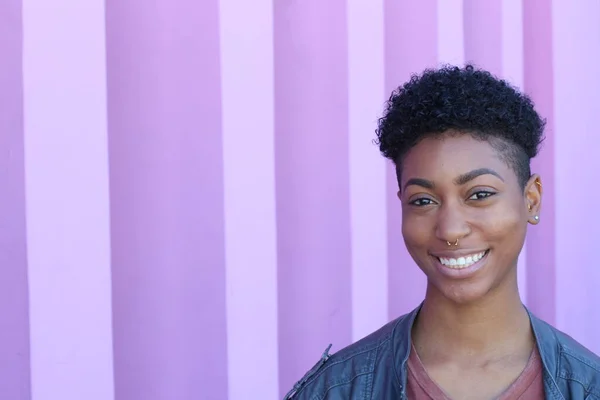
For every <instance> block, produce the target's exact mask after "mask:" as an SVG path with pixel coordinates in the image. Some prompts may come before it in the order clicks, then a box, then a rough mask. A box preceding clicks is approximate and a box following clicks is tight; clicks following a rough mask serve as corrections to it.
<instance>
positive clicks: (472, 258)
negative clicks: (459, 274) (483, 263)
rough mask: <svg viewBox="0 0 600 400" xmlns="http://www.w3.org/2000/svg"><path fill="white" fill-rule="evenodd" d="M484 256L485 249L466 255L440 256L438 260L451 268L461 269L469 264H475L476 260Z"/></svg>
mask: <svg viewBox="0 0 600 400" xmlns="http://www.w3.org/2000/svg"><path fill="white" fill-rule="evenodd" d="M483 256H485V251H482V252H481V253H477V254H470V255H468V256H466V257H458V258H440V259H439V260H440V262H441V263H442V265H445V266H447V267H450V268H453V269H461V268H466V267H468V266H470V265H473V264H475V263H476V262H477V261H479V260H481V259H482V258H483Z"/></svg>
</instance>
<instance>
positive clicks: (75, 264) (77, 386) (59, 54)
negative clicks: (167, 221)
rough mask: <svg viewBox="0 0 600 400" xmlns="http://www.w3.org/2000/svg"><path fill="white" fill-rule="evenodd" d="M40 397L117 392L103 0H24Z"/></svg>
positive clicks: (35, 372) (99, 396)
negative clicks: (114, 389)
mask: <svg viewBox="0 0 600 400" xmlns="http://www.w3.org/2000/svg"><path fill="white" fill-rule="evenodd" d="M23 31H24V33H23V36H24V39H25V40H24V45H23V77H24V100H25V101H24V115H25V119H24V121H25V167H26V169H25V172H26V174H25V175H26V193H27V201H26V204H27V246H28V260H29V296H30V300H29V301H30V303H29V304H30V314H29V318H30V329H31V332H30V334H31V374H32V399H34V400H45V399H47V400H55V399H61V400H81V399H86V400H110V399H113V360H112V329H111V283H110V240H109V194H108V155H107V130H106V83H105V82H106V81H105V76H106V69H105V67H106V63H105V61H106V60H105V45H104V38H105V30H104V1H101V0H96V1H87V2H72V1H54V2H51V3H49V2H46V1H36V0H26V1H24V2H23Z"/></svg>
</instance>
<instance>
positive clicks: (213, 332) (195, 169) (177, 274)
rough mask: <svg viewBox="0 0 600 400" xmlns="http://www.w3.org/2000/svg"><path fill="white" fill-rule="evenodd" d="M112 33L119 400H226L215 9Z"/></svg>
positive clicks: (140, 20) (180, 12)
mask: <svg viewBox="0 0 600 400" xmlns="http://www.w3.org/2000/svg"><path fill="white" fill-rule="evenodd" d="M107 26H108V29H107V40H108V43H107V44H108V52H107V57H108V60H107V61H108V100H109V101H108V105H109V108H108V111H109V136H110V167H111V204H112V210H111V211H112V213H111V222H112V224H111V227H112V244H113V286H114V296H113V298H114V300H113V301H114V331H115V333H114V340H115V388H116V398H117V400H170V399H197V398H209V399H215V400H220V399H227V397H228V396H227V333H226V325H225V323H226V316H225V260H224V257H225V256H224V216H223V214H224V210H223V177H222V175H223V165H222V156H223V150H222V137H221V105H220V102H221V97H220V83H219V82H220V73H219V37H218V32H219V28H218V3H217V1H216V0H211V1H201V2H198V1H195V0H183V1H177V2H172V1H170V0H161V1H156V2H153V3H152V6H149V4H148V3H147V2H146V1H143V0H138V1H128V2H123V1H120V0H109V1H108V2H107Z"/></svg>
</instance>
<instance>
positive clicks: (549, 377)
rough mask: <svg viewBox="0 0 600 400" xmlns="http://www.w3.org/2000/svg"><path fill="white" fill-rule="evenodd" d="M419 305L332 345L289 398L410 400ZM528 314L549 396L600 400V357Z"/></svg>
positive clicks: (285, 398)
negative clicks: (345, 343) (409, 371)
mask: <svg viewBox="0 0 600 400" xmlns="http://www.w3.org/2000/svg"><path fill="white" fill-rule="evenodd" d="M419 309H420V306H419V307H418V308H417V309H415V310H413V311H412V312H411V313H409V314H406V315H403V316H401V317H400V318H398V319H396V320H394V321H392V322H390V323H388V324H387V325H385V326H384V327H383V328H381V329H379V330H378V331H376V332H374V333H372V334H370V335H369V336H367V337H365V338H364V339H361V340H360V341H358V342H356V343H354V344H352V345H350V346H348V347H346V348H344V349H342V350H340V351H339V352H338V353H336V354H334V355H331V356H330V355H329V354H328V351H329V348H331V345H330V346H329V348H328V349H327V350H326V351H325V353H324V354H323V356H322V358H321V360H320V361H319V362H318V363H317V364H316V365H315V366H314V367H313V368H312V369H311V370H310V371H308V373H307V374H306V375H305V376H304V377H303V378H302V379H301V380H300V381H299V382H298V383H296V385H294V388H293V389H292V390H291V391H290V392H289V393H288V394H287V395H286V396H285V397H284V400H288V399H290V400H291V399H293V400H325V399H327V400H371V399H378V400H387V399H390V400H392V399H402V400H405V399H406V398H407V397H406V377H407V369H406V368H407V367H406V364H407V360H408V356H409V353H410V349H411V342H410V340H411V339H410V332H411V328H412V325H413V322H414V320H415V317H416V315H417V313H418V311H419ZM527 312H528V313H529V318H530V321H531V326H532V328H533V332H534V335H535V339H536V343H537V346H538V349H539V352H540V356H541V358H542V363H543V368H544V377H543V379H544V391H545V397H546V399H561V400H571V399H572V400H600V357H598V356H596V355H595V354H593V353H592V352H591V351H589V350H588V349H586V348H585V347H583V346H582V345H581V344H579V343H577V342H576V341H575V340H574V339H573V338H571V337H570V336H568V335H566V334H565V333H563V332H560V331H559V330H557V329H555V328H553V327H552V326H550V325H549V324H547V323H545V322H544V321H542V320H540V319H538V318H537V317H535V316H534V315H533V314H532V313H531V312H529V310H527ZM598 339H599V340H600V338H598Z"/></svg>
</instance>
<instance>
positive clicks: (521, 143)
mask: <svg viewBox="0 0 600 400" xmlns="http://www.w3.org/2000/svg"><path fill="white" fill-rule="evenodd" d="M545 124H546V122H545V120H543V119H542V118H540V116H539V115H538V113H537V112H536V110H535V108H534V105H533V102H532V101H531V99H530V98H529V97H528V96H527V95H525V94H522V93H520V92H519V91H518V90H517V89H516V88H514V87H512V86H511V85H510V84H508V83H507V82H506V81H504V80H500V79H498V78H496V77H494V76H493V75H492V74H491V73H490V72H488V71H485V70H481V69H477V68H475V67H474V66H473V65H471V64H468V65H466V66H465V67H464V68H459V67H456V66H449V65H447V66H443V67H442V68H440V69H426V70H425V71H424V72H423V73H422V74H421V75H413V76H412V77H411V79H410V80H409V81H408V82H407V83H405V84H404V85H402V86H400V87H399V88H398V89H396V90H395V91H394V92H392V95H391V96H390V99H389V100H388V102H387V106H386V109H385V112H384V115H383V117H382V118H380V119H379V122H378V127H377V130H376V133H377V140H376V143H377V144H378V145H379V149H380V151H381V153H382V154H383V155H384V156H385V157H386V158H389V159H390V160H392V161H393V162H394V163H395V165H396V173H397V177H398V182H400V176H401V174H402V161H403V159H404V157H405V156H406V154H407V153H408V151H409V150H410V149H411V148H412V147H414V146H415V145H416V144H417V143H418V142H419V141H420V140H422V139H423V138H425V137H431V136H439V135H441V134H444V133H445V132H447V131H455V132H459V133H465V134H469V135H471V136H473V137H474V138H475V139H478V140H485V141H488V142H489V143H490V144H491V145H492V146H493V147H494V148H495V149H496V150H497V151H498V152H499V154H500V155H501V157H502V159H503V160H504V161H505V162H506V163H507V164H508V165H509V167H511V168H512V169H513V170H514V171H515V173H516V175H517V178H518V180H519V183H520V184H521V187H522V188H524V187H525V185H526V183H527V181H528V180H529V178H530V176H531V170H530V160H531V159H532V158H533V157H535V156H536V155H537V154H538V151H539V147H540V144H541V143H542V141H543V140H544V137H543V132H544V127H545Z"/></svg>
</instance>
